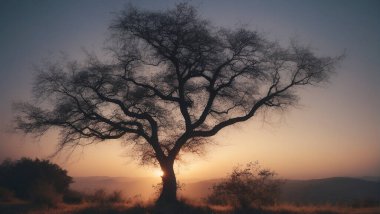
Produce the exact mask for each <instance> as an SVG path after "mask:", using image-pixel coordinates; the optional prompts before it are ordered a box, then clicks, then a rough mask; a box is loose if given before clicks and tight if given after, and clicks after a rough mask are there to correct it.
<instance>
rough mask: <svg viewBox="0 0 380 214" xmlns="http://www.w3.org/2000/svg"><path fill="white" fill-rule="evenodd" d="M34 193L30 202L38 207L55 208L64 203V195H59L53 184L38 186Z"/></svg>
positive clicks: (33, 189)
mask: <svg viewBox="0 0 380 214" xmlns="http://www.w3.org/2000/svg"><path fill="white" fill-rule="evenodd" d="M32 192H33V194H31V196H30V200H31V201H32V202H33V203H34V204H36V205H40V206H48V207H55V206H56V205H57V204H58V203H59V202H60V201H62V195H61V194H59V193H57V191H56V189H55V187H54V186H53V185H52V184H47V183H40V184H37V185H36V186H34V187H33V188H32Z"/></svg>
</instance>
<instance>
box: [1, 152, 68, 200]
mask: <svg viewBox="0 0 380 214" xmlns="http://www.w3.org/2000/svg"><path fill="white" fill-rule="evenodd" d="M71 182H72V178H71V177H70V176H68V175H67V172H66V170H63V169H62V168H60V167H59V166H58V165H57V164H54V163H51V162H50V161H48V160H39V159H35V160H32V159H29V158H22V159H20V160H17V161H10V160H6V161H4V162H3V163H2V164H1V165H0V186H2V187H5V188H7V189H9V190H11V191H13V192H14V194H15V196H16V197H18V198H20V199H26V200H32V201H35V202H38V203H40V202H41V203H43V202H47V204H50V203H53V202H54V201H56V200H58V199H57V197H58V196H57V195H61V194H63V193H64V192H65V191H67V190H68V188H69V184H70V183H71Z"/></svg>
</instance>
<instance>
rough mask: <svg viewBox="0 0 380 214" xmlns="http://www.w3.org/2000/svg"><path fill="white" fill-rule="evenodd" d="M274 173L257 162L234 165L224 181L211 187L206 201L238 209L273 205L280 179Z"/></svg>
mask: <svg viewBox="0 0 380 214" xmlns="http://www.w3.org/2000/svg"><path fill="white" fill-rule="evenodd" d="M275 175H276V173H275V172H273V171H270V170H268V169H261V168H260V166H259V164H258V163H257V162H255V163H248V164H247V165H246V166H245V167H236V168H234V169H233V171H232V173H231V174H229V175H228V177H227V178H226V179H225V180H224V181H222V182H220V183H217V184H215V185H214V186H213V187H212V192H211V194H210V195H209V196H208V198H207V201H208V202H209V203H211V204H218V205H230V206H233V207H235V208H238V209H248V208H249V207H250V206H254V207H261V206H264V205H273V204H274V202H275V201H276V199H277V197H278V196H279V193H280V184H281V181H280V180H278V179H274V177H275Z"/></svg>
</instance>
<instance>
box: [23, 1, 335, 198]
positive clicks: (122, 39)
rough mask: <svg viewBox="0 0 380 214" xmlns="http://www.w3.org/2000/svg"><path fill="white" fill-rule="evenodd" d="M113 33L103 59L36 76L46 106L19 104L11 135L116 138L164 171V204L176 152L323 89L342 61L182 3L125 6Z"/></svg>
mask: <svg viewBox="0 0 380 214" xmlns="http://www.w3.org/2000/svg"><path fill="white" fill-rule="evenodd" d="M110 32H111V33H112V37H111V43H112V44H111V45H110V47H109V48H108V50H109V51H108V52H107V53H108V55H107V56H108V57H107V59H99V58H97V57H96V56H92V55H91V56H89V57H88V59H87V60H85V61H81V62H78V61H75V60H74V61H69V62H62V61H59V62H56V63H48V64H46V65H44V66H42V67H41V68H40V69H39V73H38V75H37V76H36V81H35V84H34V90H33V91H34V96H35V97H37V98H39V99H40V100H43V101H46V102H47V103H48V105H38V104H30V103H19V104H17V107H18V112H19V115H18V116H17V118H16V121H17V127H18V128H19V129H21V130H23V131H25V132H26V133H38V134H43V133H44V132H46V131H47V130H48V129H50V128H59V130H60V131H61V140H60V143H59V146H58V148H59V150H61V149H63V148H73V149H74V148H76V147H77V146H81V145H88V144H91V143H93V142H99V141H104V140H107V139H122V140H123V141H124V143H126V144H131V145H133V146H134V148H135V149H136V151H137V152H138V157H139V159H140V160H141V162H142V163H143V164H146V163H153V164H159V165H160V166H161V168H162V170H163V172H164V176H163V191H162V194H161V197H160V198H171V199H174V198H175V197H176V193H175V190H176V179H175V174H174V171H173V163H174V161H175V160H176V158H177V157H178V155H179V153H180V152H198V151H199V150H200V149H201V148H202V147H203V146H204V145H207V143H208V142H209V140H208V137H211V136H213V135H215V134H217V133H218V132H219V131H220V130H222V129H223V128H225V127H228V126H231V125H234V124H237V123H241V122H244V121H247V120H248V119H250V118H252V117H254V116H256V115H257V114H258V113H259V112H261V111H262V110H264V109H284V108H286V107H288V106H292V105H294V104H295V103H296V102H297V99H298V96H297V91H298V90H299V89H301V88H303V87H305V86H314V85H318V84H320V83H322V82H324V81H326V80H327V79H328V77H329V75H330V73H331V72H332V71H333V70H334V66H335V65H336V62H337V61H338V60H339V58H334V57H320V56H317V55H316V54H315V53H313V52H312V51H311V50H310V48H307V47H302V46H300V45H297V44H295V43H292V44H290V45H289V47H286V48H284V47H281V46H280V45H279V44H278V43H276V42H272V41H269V40H268V39H266V38H264V37H263V36H262V35H261V34H260V33H258V32H256V31H252V30H250V29H247V28H233V29H228V28H221V27H216V26H214V25H212V23H211V22H210V21H208V20H205V19H204V18H202V17H201V16H200V15H199V14H198V12H197V10H196V9H195V8H194V7H192V6H191V5H188V4H178V5H177V6H176V7H175V8H174V9H169V10H166V11H146V10H142V9H137V8H134V7H129V8H128V9H126V10H124V11H122V12H121V13H119V14H118V16H117V17H116V19H115V20H114V22H113V23H112V24H111V26H110ZM169 186H170V188H169ZM169 189H171V190H169Z"/></svg>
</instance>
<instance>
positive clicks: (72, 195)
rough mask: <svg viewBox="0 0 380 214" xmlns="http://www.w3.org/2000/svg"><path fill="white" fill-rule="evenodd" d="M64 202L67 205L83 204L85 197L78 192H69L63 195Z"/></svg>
mask: <svg viewBox="0 0 380 214" xmlns="http://www.w3.org/2000/svg"><path fill="white" fill-rule="evenodd" d="M62 200H63V202H64V203H66V204H81V203H82V202H83V201H84V195H83V193H81V192H78V191H74V190H68V191H66V192H65V194H64V195H63V198H62Z"/></svg>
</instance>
